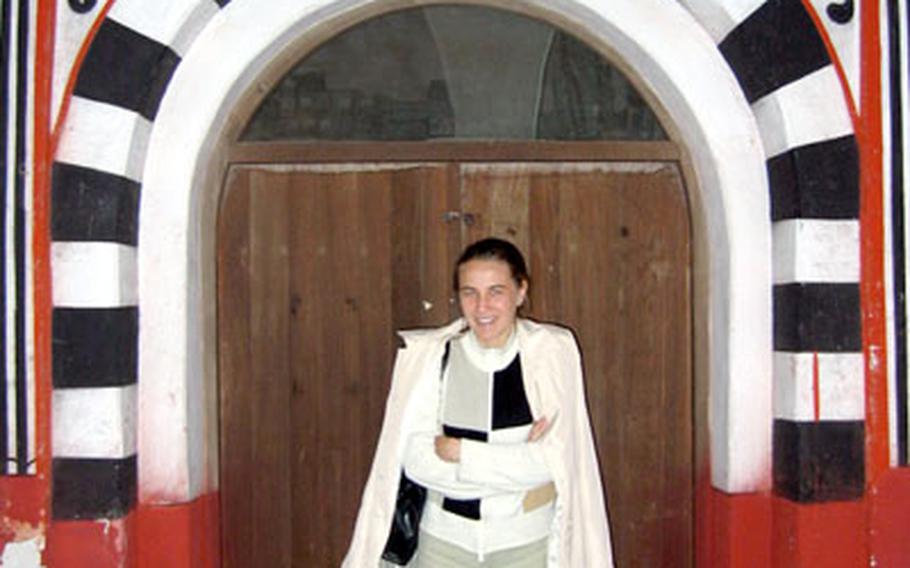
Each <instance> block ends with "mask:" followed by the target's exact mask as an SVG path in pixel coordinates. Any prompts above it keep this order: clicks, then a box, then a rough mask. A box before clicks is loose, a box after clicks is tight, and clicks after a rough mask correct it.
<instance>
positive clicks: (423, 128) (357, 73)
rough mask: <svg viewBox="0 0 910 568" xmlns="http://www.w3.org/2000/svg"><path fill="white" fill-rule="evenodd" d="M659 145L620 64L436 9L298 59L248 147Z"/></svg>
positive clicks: (656, 128) (475, 11)
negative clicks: (341, 143)
mask: <svg viewBox="0 0 910 568" xmlns="http://www.w3.org/2000/svg"><path fill="white" fill-rule="evenodd" d="M452 138H459V139H511V140H533V139H551V140H659V139H666V135H665V134H664V132H663V130H662V129H661V127H660V124H659V123H658V121H657V119H656V117H655V116H654V114H653V113H652V112H651V109H650V108H648V106H647V105H646V104H645V102H644V100H643V99H642V98H641V96H640V95H639V94H638V93H637V91H636V90H635V88H634V87H633V86H632V85H631V84H630V83H629V82H628V80H626V78H625V77H624V76H623V75H622V74H621V73H620V72H619V71H618V70H616V69H615V68H614V67H613V66H611V65H610V64H609V63H608V62H607V61H606V60H604V59H603V58H602V57H601V56H600V55H598V54H597V53H596V52H594V51H593V50H591V49H590V48H589V47H587V46H586V45H585V44H583V43H581V42H580V41H578V40H575V39H574V38H572V37H571V36H569V35H568V34H566V33H564V32H561V31H560V30H557V29H556V28H554V27H552V26H550V25H548V24H545V23H543V22H540V21H537V20H533V19H530V18H526V17H523V16H519V15H516V14H512V13H510V12H506V11H502V10H494V9H489V8H483V7H478V6H430V7H423V8H414V9H408V10H403V11H400V12H394V13H391V14H387V15H384V16H381V17H378V18H375V19H372V20H369V21H366V22H364V23H362V24H359V25H357V26H355V27H354V28H351V29H350V30H348V31H346V32H344V33H342V34H340V35H338V36H336V37H335V38H333V39H331V40H329V41H328V42H327V43H325V44H323V45H322V46H321V47H320V48H318V49H317V50H316V51H314V52H312V53H311V54H309V55H308V56H307V57H305V58H304V59H303V60H302V61H301V62H300V63H298V64H297V65H296V66H295V67H294V68H293V69H292V70H291V71H290V72H289V73H288V74H287V75H286V76H285V77H284V78H283V79H282V80H281V81H280V82H279V84H278V85H277V86H276V87H275V89H274V90H273V91H272V92H271V93H270V94H269V95H268V96H267V97H266V99H265V100H264V101H263V103H262V105H261V106H260V107H259V108H258V109H257V111H256V113H255V114H254V116H253V118H252V119H251V121H250V123H249V124H248V125H247V127H246V130H245V132H244V133H243V135H242V137H241V139H243V140H249V141H253V140H432V139H452Z"/></svg>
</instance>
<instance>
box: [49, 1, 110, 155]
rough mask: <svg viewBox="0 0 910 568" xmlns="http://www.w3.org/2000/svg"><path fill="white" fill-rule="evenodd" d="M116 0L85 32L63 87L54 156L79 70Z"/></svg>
mask: <svg viewBox="0 0 910 568" xmlns="http://www.w3.org/2000/svg"><path fill="white" fill-rule="evenodd" d="M115 1H116V0H107V2H105V3H104V6H102V7H101V10H99V11H98V17H97V18H96V19H95V22H94V23H93V24H92V27H91V28H89V30H88V33H86V34H85V40H84V41H83V42H82V46H81V47H80V48H79V52H78V53H77V54H76V58H75V59H74V60H73V68H72V69H70V74H69V77H68V78H67V80H66V86H65V87H64V88H63V98H62V100H61V103H60V113H59V114H58V115H57V120H56V121H55V122H54V127H53V129H52V134H51V146H50V148H51V155H52V156H54V155H56V154H57V145H58V144H59V143H60V135H61V133H62V129H63V125H64V124H65V123H66V116H67V114H69V108H70V100H72V98H73V89H74V88H75V87H76V79H78V78H79V71H81V70H82V63H83V62H84V61H85V56H86V54H87V53H88V50H89V48H90V47H91V46H92V42H93V41H95V36H96V35H98V29H99V28H101V24H102V22H104V19H105V18H106V17H107V13H108V11H110V9H111V6H113V5H114V2H115Z"/></svg>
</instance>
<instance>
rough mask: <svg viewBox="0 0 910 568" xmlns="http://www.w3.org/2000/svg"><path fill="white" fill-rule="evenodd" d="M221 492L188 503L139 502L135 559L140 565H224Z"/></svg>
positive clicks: (202, 567) (207, 567) (141, 567)
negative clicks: (222, 563)
mask: <svg viewBox="0 0 910 568" xmlns="http://www.w3.org/2000/svg"><path fill="white" fill-rule="evenodd" d="M218 499H219V494H218V493H217V492H213V493H209V494H206V495H203V496H201V497H198V498H197V499H195V500H193V501H191V502H189V503H181V504H176V505H140V506H139V509H138V511H137V514H138V527H137V531H136V538H137V540H136V547H135V548H136V559H137V565H138V566H139V568H158V567H160V566H167V567H168V568H216V567H218V566H220V565H221V539H220V513H219V502H218Z"/></svg>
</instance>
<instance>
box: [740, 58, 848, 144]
mask: <svg viewBox="0 0 910 568" xmlns="http://www.w3.org/2000/svg"><path fill="white" fill-rule="evenodd" d="M842 91H843V87H842V86H841V83H840V80H839V79H838V77H837V72H836V71H835V69H834V66H833V65H828V66H827V67H823V68H822V69H819V70H818V71H816V72H814V73H811V74H809V75H806V76H805V77H803V78H802V79H799V80H798V81H794V82H792V83H790V84H788V85H784V86H783V87H781V88H780V89H777V90H776V91H774V92H773V93H770V94H768V95H767V96H765V97H762V98H761V99H759V100H758V101H756V102H755V104H753V105H752V110H753V112H754V113H755V119H756V121H758V129H759V130H760V131H761V134H762V141H763V142H764V145H765V153H767V154H768V156H769V157H774V156H777V155H778V154H782V153H784V152H786V151H787V150H790V149H792V148H797V147H799V146H805V145H807V144H812V143H814V142H823V141H825V140H830V139H832V138H839V137H841V136H846V135H848V134H851V133H852V132H853V124H852V122H851V120H850V113H849V111H848V110H847V105H846V103H845V102H844V97H843V96H840V93H841V92H842ZM832 93H835V95H832Z"/></svg>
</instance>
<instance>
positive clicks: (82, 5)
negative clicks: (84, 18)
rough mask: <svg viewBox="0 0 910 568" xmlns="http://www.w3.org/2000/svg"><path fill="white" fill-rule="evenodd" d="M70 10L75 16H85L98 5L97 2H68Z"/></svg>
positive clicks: (90, 0)
mask: <svg viewBox="0 0 910 568" xmlns="http://www.w3.org/2000/svg"><path fill="white" fill-rule="evenodd" d="M68 4H69V5H70V9H71V10H72V11H73V12H76V13H77V14H87V13H89V12H91V11H92V9H93V8H94V7H95V6H96V5H97V4H98V0H68Z"/></svg>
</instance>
